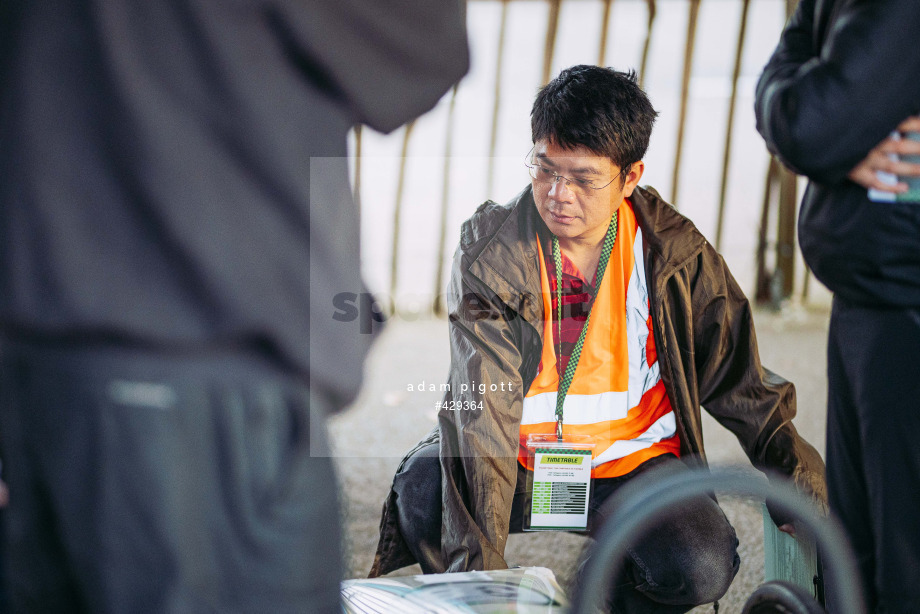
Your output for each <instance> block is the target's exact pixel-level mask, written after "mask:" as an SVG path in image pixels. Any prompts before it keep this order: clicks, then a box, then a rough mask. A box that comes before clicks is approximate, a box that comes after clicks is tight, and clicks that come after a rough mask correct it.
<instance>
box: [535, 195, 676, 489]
mask: <svg viewBox="0 0 920 614" xmlns="http://www.w3.org/2000/svg"><path fill="white" fill-rule="evenodd" d="M537 247H538V251H539V258H540V278H541V284H542V291H543V313H544V314H545V315H544V319H545V324H544V331H543V352H542V355H541V358H540V367H539V369H538V374H537V377H536V379H534V381H533V383H532V384H531V385H530V389H529V390H528V391H527V394H526V395H525V396H524V412H523V417H522V419H521V430H520V450H519V453H518V460H519V461H520V462H521V464H523V465H524V466H525V467H527V466H528V456H527V450H526V442H527V436H528V435H529V434H537V433H554V432H555V430H556V416H555V412H556V392H557V390H558V389H559V374H558V372H557V368H556V352H555V348H554V347H553V330H552V326H553V318H552V303H551V291H550V283H549V275H548V273H547V270H546V264H545V262H544V258H543V247H542V246H541V245H540V241H539V239H538V240H537ZM557 275H561V272H557ZM569 434H576V435H590V436H592V437H593V439H594V441H595V443H596V447H595V449H594V457H593V459H592V467H593V469H592V471H591V475H592V477H597V478H610V477H617V476H621V475H625V474H627V473H629V472H630V471H632V470H633V469H635V468H636V467H637V466H638V465H639V464H641V463H642V462H644V461H646V460H648V459H650V458H652V457H655V456H659V455H661V454H666V453H669V452H670V453H673V454H675V455H678V456H679V455H680V442H679V440H678V437H677V428H676V423H675V416H674V411H673V410H672V409H671V402H670V401H669V400H668V396H667V394H666V393H665V389H664V383H663V382H662V381H661V376H660V373H659V370H658V357H657V353H656V351H655V340H654V337H653V336H652V319H651V315H650V313H649V299H648V284H647V282H646V279H645V264H644V258H643V255H642V231H641V229H640V228H639V227H638V225H637V224H636V216H635V214H634V213H633V210H632V204H631V203H630V202H629V201H628V200H624V201H623V203H622V204H621V205H620V208H619V221H618V232H617V239H616V244H615V245H614V247H613V252H612V253H611V254H610V260H609V262H608V263H607V271H606V272H605V273H604V279H603V282H602V283H601V287H600V289H599V290H598V293H597V296H596V297H595V299H594V304H593V306H592V308H591V321H590V325H589V327H588V331H587V333H586V335H585V343H584V347H583V348H582V351H581V359H580V360H579V361H578V368H577V369H576V370H575V375H574V377H573V379H572V384H571V386H570V387H569V390H568V394H567V395H566V398H565V405H564V407H563V435H569ZM531 462H532V461H531ZM528 468H530V469H532V468H533V467H532V466H529V467H528Z"/></svg>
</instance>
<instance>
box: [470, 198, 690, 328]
mask: <svg viewBox="0 0 920 614" xmlns="http://www.w3.org/2000/svg"><path fill="white" fill-rule="evenodd" d="M630 201H631V202H632V204H633V210H634V211H635V213H636V220H637V222H638V224H639V227H640V228H641V229H642V235H643V237H644V238H645V249H646V260H647V261H648V258H649V256H654V257H655V260H656V269H655V270H656V271H657V273H658V274H657V275H656V276H655V277H656V280H657V281H656V285H657V284H663V283H664V280H665V279H666V278H667V277H668V276H669V275H670V274H671V273H673V272H674V271H675V270H677V269H679V268H681V267H682V266H684V265H685V264H686V262H687V261H688V260H689V259H691V258H694V257H696V255H697V254H698V253H699V251H700V249H702V247H703V245H704V244H705V239H704V238H703V236H702V235H701V234H700V233H699V231H698V230H696V228H695V227H694V226H693V223H692V222H690V221H689V220H688V219H687V218H685V217H684V216H682V215H681V214H680V213H678V212H677V210H676V209H674V207H672V206H671V205H669V204H668V203H667V202H665V201H664V200H663V199H662V198H661V197H660V195H659V194H658V192H656V191H655V190H654V188H648V187H647V188H636V189H635V190H634V191H633V195H632V196H631V197H630ZM494 209H496V210H498V212H496V211H488V210H487V211H482V210H481V212H478V213H477V216H482V217H481V219H478V220H476V219H475V218H476V216H474V220H475V224H474V226H475V228H476V234H477V235H478V236H479V237H480V239H481V240H474V244H480V245H481V241H484V242H485V244H484V246H483V247H482V248H481V251H479V253H478V254H470V256H472V257H473V260H472V262H471V263H470V265H469V272H470V273H471V274H473V275H474V276H476V277H477V278H478V279H480V280H481V281H482V282H483V283H484V284H485V285H486V286H488V287H489V288H490V289H491V290H492V291H493V292H494V293H495V294H496V295H497V296H498V297H499V298H500V299H501V300H502V301H503V302H505V303H506V304H507V305H509V306H511V307H512V308H514V309H515V310H516V311H517V312H518V313H519V314H520V315H521V316H522V317H523V318H524V319H525V320H526V321H527V322H529V323H530V324H531V325H532V326H534V328H536V329H537V330H538V331H541V332H542V330H543V317H544V316H543V300H542V298H541V297H540V264H539V261H538V256H537V244H536V235H537V232H538V229H541V230H544V231H546V232H548V229H546V226H545V224H544V223H543V220H541V219H540V216H539V215H537V212H536V205H535V204H534V200H533V190H532V188H531V187H530V186H528V187H527V188H525V189H524V190H523V191H522V192H521V193H520V194H518V195H517V196H515V197H514V198H513V199H512V200H511V201H510V202H508V203H507V204H506V205H504V206H501V207H499V206H498V205H495V206H494ZM502 213H503V214H504V215H502ZM647 264H648V262H647ZM656 290H657V288H656Z"/></svg>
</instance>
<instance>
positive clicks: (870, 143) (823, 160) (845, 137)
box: [755, 0, 920, 184]
mask: <svg viewBox="0 0 920 614" xmlns="http://www.w3.org/2000/svg"><path fill="white" fill-rule="evenodd" d="M816 5H817V7H819V8H816ZM816 11H817V13H816ZM824 23H826V24H827V26H826V28H824V27H816V25H818V26H822V25H823V24H824ZM821 30H823V32H822V31H821ZM917 32H920V8H918V6H917V3H916V0H887V1H883V0H851V1H849V2H843V1H842V0H837V1H836V2H833V1H831V0H826V1H824V2H817V0H802V1H801V2H800V4H799V6H798V8H797V9H796V12H795V14H794V15H793V16H792V18H791V19H790V21H789V23H788V25H787V26H786V28H785V30H784V31H783V34H782V37H781V39H780V42H779V45H778V46H777V48H776V50H775V52H774V53H773V56H772V57H771V58H770V60H769V62H768V63H767V65H766V67H765V68H764V71H763V74H762V75H761V77H760V81H759V83H758V85H757V93H756V103H755V114H756V117H757V129H758V131H759V132H760V134H761V135H763V137H764V139H765V140H766V142H767V147H768V148H769V149H770V151H771V152H773V153H774V154H775V155H776V156H777V157H778V158H779V159H780V160H781V161H782V162H783V163H784V164H785V165H786V166H788V167H790V168H791V169H793V170H794V171H796V172H798V173H800V174H803V175H806V176H808V178H809V179H812V180H814V181H817V182H819V183H825V184H833V183H837V182H840V181H842V180H843V179H844V178H845V177H846V174H847V173H848V172H849V171H850V170H851V169H852V168H853V167H854V166H856V164H857V163H858V162H859V161H860V160H862V159H863V158H864V157H865V156H866V154H868V153H869V150H871V149H872V148H873V147H875V146H876V145H877V144H878V143H879V142H881V141H882V140H883V139H884V138H885V136H887V135H888V133H890V132H891V131H892V130H894V129H895V128H896V127H897V125H898V124H899V123H900V122H901V121H902V120H904V119H906V118H907V117H908V116H909V115H912V114H915V113H917V111H918V109H920V79H918V78H917V75H920V53H917V43H916V33H917Z"/></svg>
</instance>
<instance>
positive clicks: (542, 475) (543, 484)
mask: <svg viewBox="0 0 920 614" xmlns="http://www.w3.org/2000/svg"><path fill="white" fill-rule="evenodd" d="M527 450H528V453H530V454H531V455H532V458H533V473H532V474H529V475H528V480H527V500H525V506H524V526H523V528H524V530H525V531H584V530H586V529H587V528H588V501H589V499H590V497H591V458H592V457H593V452H594V443H593V442H592V441H591V438H590V437H586V436H576V435H568V436H565V437H563V439H562V440H561V441H560V440H559V439H557V437H556V435H550V434H546V435H536V434H534V435H529V436H528V437H527Z"/></svg>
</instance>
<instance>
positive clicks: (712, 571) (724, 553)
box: [394, 444, 741, 614]
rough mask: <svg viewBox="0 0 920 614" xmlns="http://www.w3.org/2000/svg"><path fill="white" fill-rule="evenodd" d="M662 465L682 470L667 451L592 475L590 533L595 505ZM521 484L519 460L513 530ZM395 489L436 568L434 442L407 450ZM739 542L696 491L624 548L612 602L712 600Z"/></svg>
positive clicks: (414, 537) (417, 541)
mask: <svg viewBox="0 0 920 614" xmlns="http://www.w3.org/2000/svg"><path fill="white" fill-rule="evenodd" d="M663 465H668V466H669V468H671V469H673V470H675V471H681V470H683V471H686V470H687V468H686V466H685V465H684V464H683V463H682V462H680V461H679V460H677V459H676V458H675V457H674V456H671V455H667V456H662V457H657V458H653V459H651V460H649V461H647V462H645V463H643V464H642V465H640V466H639V467H638V468H637V469H636V470H635V471H633V472H632V473H630V474H628V475H626V476H623V477H620V478H602V479H595V480H594V482H593V483H592V486H591V496H590V499H589V511H588V534H589V535H591V536H594V535H596V534H597V532H598V531H599V530H600V528H601V527H602V526H603V523H604V520H605V517H604V516H603V515H602V510H601V508H602V507H603V505H604V503H605V502H606V501H607V500H608V499H609V498H610V497H611V496H613V494H614V493H615V492H616V491H617V490H618V489H619V488H620V487H621V486H622V485H623V484H625V483H626V482H627V481H629V479H631V478H633V477H635V476H636V475H638V474H640V473H642V472H643V471H647V470H649V469H651V468H653V467H660V466H663ZM526 484H527V474H526V472H525V470H524V469H522V468H520V467H519V471H518V482H517V488H516V491H515V495H514V500H513V503H512V508H511V524H510V530H511V532H512V533H520V532H522V530H523V529H522V524H523V517H524V506H525V504H526V497H525V492H526ZM394 489H395V491H396V494H397V508H398V520H399V528H400V532H401V533H402V535H403V537H404V538H405V540H406V543H407V544H408V545H409V548H410V550H411V551H412V553H413V554H414V555H415V557H416V559H417V560H418V561H419V563H420V564H421V566H422V570H423V571H424V572H426V573H430V572H432V571H436V570H437V568H438V566H439V563H438V561H439V559H440V551H441V547H440V545H441V513H440V510H441V471H440V462H439V460H438V446H437V445H435V444H433V445H429V446H426V447H424V448H422V449H420V450H419V451H418V452H417V453H416V454H414V455H413V456H412V457H410V458H409V459H408V460H407V461H406V463H405V465H403V470H402V471H401V472H400V473H398V474H397V475H396V477H395V480H394ZM604 511H606V512H609V511H610V510H604ZM737 547H738V539H737V537H736V536H735V530H734V528H733V527H732V526H731V524H730V523H729V522H728V519H727V518H726V517H725V514H724V513H723V512H722V509H721V508H720V507H719V505H718V503H716V502H715V500H713V499H712V498H710V497H699V498H696V499H693V500H692V501H688V502H687V504H686V505H682V506H681V508H680V510H678V511H676V513H674V514H672V515H669V516H667V517H666V518H665V519H664V520H663V521H662V523H661V525H659V526H657V527H656V528H655V529H654V530H653V531H652V532H650V534H648V535H645V536H643V537H642V539H641V540H639V541H638V543H636V544H635V545H633V546H632V547H630V548H629V549H628V554H629V556H628V559H627V561H626V565H625V569H624V571H623V572H622V573H621V574H620V576H619V577H618V578H615V579H614V580H613V583H614V587H615V588H614V593H613V598H612V607H613V610H614V611H615V612H619V613H622V614H632V613H637V614H646V613H648V614H656V613H660V614H678V613H682V612H687V611H688V610H690V609H692V608H693V607H695V606H697V605H701V604H704V603H711V602H713V601H716V600H717V599H719V598H721V597H722V595H724V594H725V592H726V591H727V590H728V587H729V586H730V585H731V582H732V580H733V579H734V577H735V574H736V573H737V572H738V566H739V565H740V563H741V560H740V558H739V557H738V553H737ZM550 555H551V553H547V556H550ZM429 562H431V563H429Z"/></svg>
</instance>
